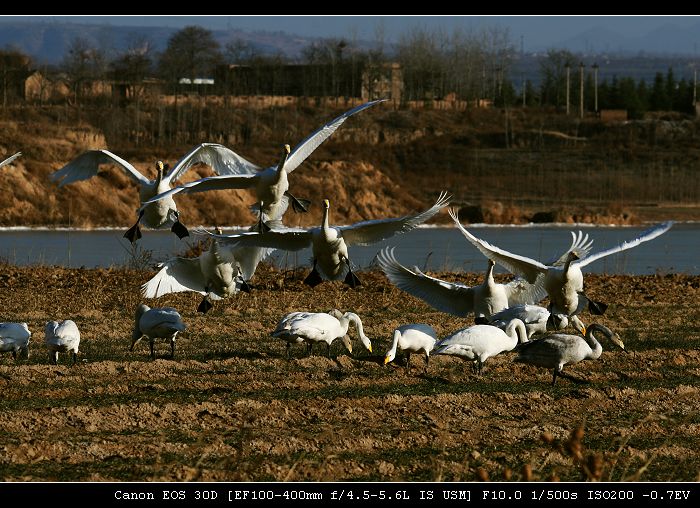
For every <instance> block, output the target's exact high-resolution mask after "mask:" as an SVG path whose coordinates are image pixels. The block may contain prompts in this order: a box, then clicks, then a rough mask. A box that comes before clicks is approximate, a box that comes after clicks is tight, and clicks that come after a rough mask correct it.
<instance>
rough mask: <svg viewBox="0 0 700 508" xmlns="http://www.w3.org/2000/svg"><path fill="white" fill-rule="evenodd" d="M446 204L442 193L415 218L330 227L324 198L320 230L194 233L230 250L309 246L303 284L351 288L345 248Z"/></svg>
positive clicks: (403, 227) (397, 229) (403, 228)
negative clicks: (339, 282)
mask: <svg viewBox="0 0 700 508" xmlns="http://www.w3.org/2000/svg"><path fill="white" fill-rule="evenodd" d="M448 203H449V196H448V195H447V193H445V192H443V193H441V194H440V196H439V197H438V199H437V201H436V202H435V204H434V205H433V206H432V207H430V208H429V209H427V210H425V211H424V212H421V213H419V214H416V215H407V216H405V217H400V218H395V219H379V220H370V221H364V222H357V223H355V224H352V225H350V226H334V227H331V226H330V225H329V224H328V210H329V208H330V202H329V201H328V200H327V199H326V200H324V201H323V204H324V210H323V220H322V223H321V226H320V227H314V228H311V229H298V228H284V229H273V230H271V231H268V232H266V233H241V234H237V235H228V236H226V235H214V234H212V233H210V232H208V231H206V230H202V229H199V230H198V231H197V232H198V233H200V234H208V235H212V236H214V237H216V238H219V239H220V240H221V241H222V242H224V243H226V244H227V245H231V246H233V247H238V246H257V247H270V248H275V249H281V250H291V251H295V250H301V249H304V248H306V247H311V248H312V252H313V270H312V271H311V273H310V274H309V275H308V276H307V277H306V279H304V283H305V284H308V285H309V286H311V287H314V286H316V285H318V284H320V283H321V282H323V280H324V279H327V280H341V279H344V282H345V283H346V284H348V285H349V286H350V287H353V288H354V287H357V286H359V285H360V280H359V279H358V278H357V276H356V275H355V274H354V273H353V272H352V268H351V266H350V257H349V255H348V246H350V245H369V244H371V243H374V242H379V241H381V240H385V239H387V238H390V237H392V236H394V235H397V234H400V233H405V232H407V231H411V230H412V229H414V228H416V227H417V226H418V225H419V224H422V223H423V222H425V221H427V220H428V219H430V218H431V217H433V216H434V215H435V214H437V213H438V212H439V211H440V210H441V209H442V208H443V207H445V206H447V205H448Z"/></svg>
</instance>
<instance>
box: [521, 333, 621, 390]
mask: <svg viewBox="0 0 700 508" xmlns="http://www.w3.org/2000/svg"><path fill="white" fill-rule="evenodd" d="M598 332H600V333H601V334H602V335H603V336H604V337H606V338H607V339H609V340H610V341H611V342H612V343H613V344H615V345H616V346H617V347H619V348H620V349H622V350H623V351H625V352H627V351H626V349H625V344H624V343H623V342H622V340H620V338H619V337H618V336H617V335H616V334H615V333H614V332H613V331H611V330H610V329H609V328H607V327H606V326H603V325H600V324H597V323H593V324H592V325H590V326H589V327H588V329H587V330H586V335H585V337H580V336H578V335H567V334H564V333H555V334H552V335H548V336H546V337H542V338H539V339H535V340H531V341H529V342H525V343H523V344H519V345H518V346H517V347H516V349H515V351H516V352H517V353H518V356H517V357H516V358H515V360H514V361H516V362H520V363H527V364H529V365H534V366H536V367H545V368H548V369H552V372H553V374H554V375H553V377H552V386H554V384H555V383H556V382H557V376H560V377H564V378H567V379H570V380H572V381H575V382H581V380H580V379H578V378H575V377H573V376H570V375H568V374H565V373H564V372H562V369H563V368H564V365H567V364H572V363H578V362H580V361H582V360H596V359H598V358H599V357H600V355H601V354H602V352H603V347H602V346H601V345H600V342H598V341H597V340H596V338H595V337H594V335H593V334H594V333H598Z"/></svg>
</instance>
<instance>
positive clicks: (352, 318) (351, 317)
mask: <svg viewBox="0 0 700 508" xmlns="http://www.w3.org/2000/svg"><path fill="white" fill-rule="evenodd" d="M339 321H340V323H341V325H342V327H343V328H344V329H345V331H346V332H347V331H348V327H349V326H350V322H353V323H354V324H355V327H356V328H357V334H358V335H359V336H360V338H361V339H363V340H365V339H367V336H366V335H365V331H364V329H363V328H362V321H360V316H358V315H357V314H355V313H354V312H346V313H345V314H343V317H341V318H340V319H339ZM367 340H368V339H367Z"/></svg>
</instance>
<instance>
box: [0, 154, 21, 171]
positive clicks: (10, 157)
mask: <svg viewBox="0 0 700 508" xmlns="http://www.w3.org/2000/svg"><path fill="white" fill-rule="evenodd" d="M21 155H22V152H17V153H16V154H14V155H10V156H9V157H8V158H7V159H5V160H4V161H2V162H0V168H1V167H3V166H7V165H8V164H10V163H11V162H12V161H13V160H15V159H16V158H17V157H19V156H21Z"/></svg>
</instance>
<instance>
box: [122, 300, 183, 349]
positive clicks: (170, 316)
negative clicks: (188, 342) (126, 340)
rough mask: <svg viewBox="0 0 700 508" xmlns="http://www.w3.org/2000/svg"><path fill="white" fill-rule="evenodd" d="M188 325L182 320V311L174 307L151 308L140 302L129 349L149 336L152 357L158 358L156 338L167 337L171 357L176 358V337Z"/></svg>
mask: <svg viewBox="0 0 700 508" xmlns="http://www.w3.org/2000/svg"><path fill="white" fill-rule="evenodd" d="M186 328H187V327H186V326H185V323H183V322H182V316H180V313H179V312H178V311H177V310H175V309H174V308H172V307H162V308H153V309H152V308H151V307H149V306H148V305H144V304H140V305H139V306H138V307H137V308H136V314H135V316H134V330H133V332H132V334H131V346H130V347H129V351H133V350H134V346H135V345H136V344H138V342H139V341H140V340H141V339H142V338H144V337H148V342H149V346H150V348H151V359H153V360H155V359H156V353H155V348H154V343H155V339H167V340H168V342H170V358H175V337H176V336H177V334H178V333H180V332H183V331H185V329H186Z"/></svg>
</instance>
